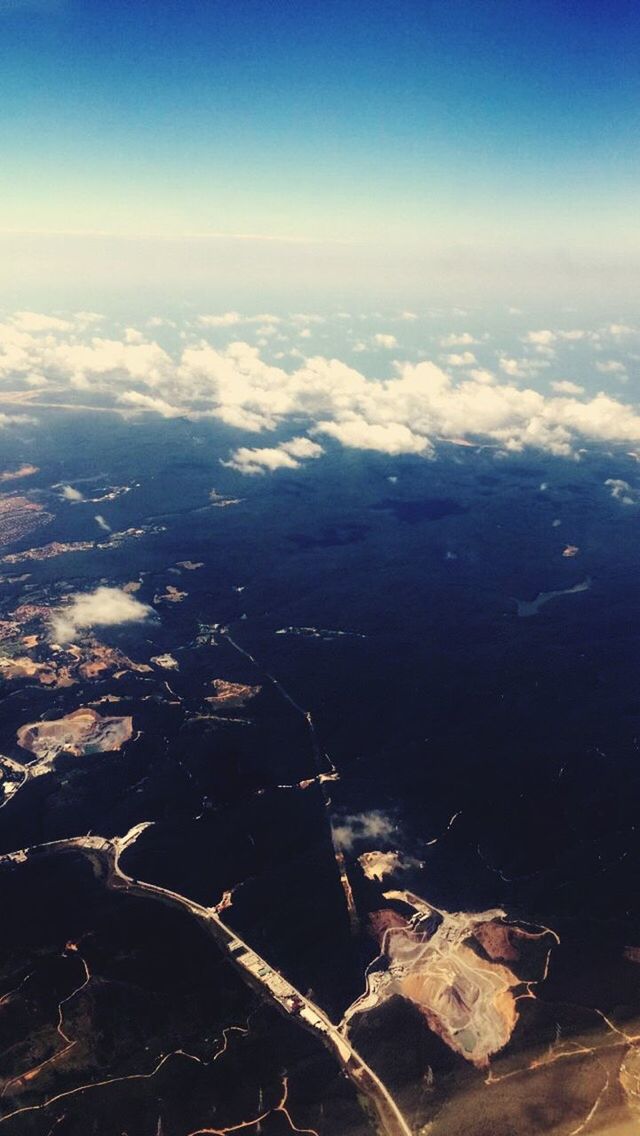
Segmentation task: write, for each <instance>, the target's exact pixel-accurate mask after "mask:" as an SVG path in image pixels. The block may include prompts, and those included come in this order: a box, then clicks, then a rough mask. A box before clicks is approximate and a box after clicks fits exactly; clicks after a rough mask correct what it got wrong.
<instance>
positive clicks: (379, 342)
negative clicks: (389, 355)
mask: <svg viewBox="0 0 640 1136" xmlns="http://www.w3.org/2000/svg"><path fill="white" fill-rule="evenodd" d="M373 342H374V343H375V345H376V347H386V348H387V350H391V348H392V347H397V346H398V340H397V339H396V337H395V335H388V334H387V333H386V332H383V331H379V332H378V333H377V335H374V337H373Z"/></svg>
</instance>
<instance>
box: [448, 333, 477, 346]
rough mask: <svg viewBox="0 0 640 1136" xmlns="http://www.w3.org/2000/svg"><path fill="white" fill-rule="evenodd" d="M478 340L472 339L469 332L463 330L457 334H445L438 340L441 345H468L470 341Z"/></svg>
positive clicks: (475, 341)
mask: <svg viewBox="0 0 640 1136" xmlns="http://www.w3.org/2000/svg"><path fill="white" fill-rule="evenodd" d="M477 342H478V340H477V339H474V338H473V336H472V335H471V333H470V332H468V331H463V332H461V333H460V334H459V335H456V334H455V333H454V334H453V335H445V336H444V337H443V338H442V339H441V340H440V346H441V347H469V346H470V345H471V344H472V343H477Z"/></svg>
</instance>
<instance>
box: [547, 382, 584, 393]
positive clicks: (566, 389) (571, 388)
mask: <svg viewBox="0 0 640 1136" xmlns="http://www.w3.org/2000/svg"><path fill="white" fill-rule="evenodd" d="M551 387H552V389H553V390H554V391H556V393H557V394H584V387H581V386H578V384H577V383H572V382H570V381H569V379H558V380H557V382H554V383H552V384H551Z"/></svg>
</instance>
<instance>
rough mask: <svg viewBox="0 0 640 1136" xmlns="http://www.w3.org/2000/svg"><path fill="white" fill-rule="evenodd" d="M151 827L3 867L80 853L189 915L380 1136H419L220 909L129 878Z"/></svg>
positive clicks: (44, 848) (109, 875) (140, 892)
mask: <svg viewBox="0 0 640 1136" xmlns="http://www.w3.org/2000/svg"><path fill="white" fill-rule="evenodd" d="M148 827H149V825H148V824H146V823H145V824H139V825H136V826H135V827H134V828H132V829H131V830H130V831H129V832H128V833H127V834H126V836H123V837H115V838H113V839H107V838H105V837H101V836H78V837H72V838H69V839H67V840H59V841H52V842H51V843H49V844H42V845H37V846H35V847H33V848H26V849H22V850H21V851H20V852H14V853H10V854H8V855H6V856H2V857H0V863H1V862H7V861H13V862H17V863H23V862H24V861H25V859H30V858H32V857H34V856H41V855H50V854H52V853H56V852H65V851H75V852H80V853H82V854H83V855H85V856H86V857H87V858H88V859H89V860H90V861H91V862H92V864H93V866H94V870H95V871H96V874H97V875H99V876H100V877H102V878H104V880H105V883H106V885H107V887H109V888H111V889H113V890H115V891H124V892H127V893H128V894H130V895H137V896H139V897H140V898H143V899H148V898H155V899H157V900H158V901H159V902H161V903H165V904H168V905H169V906H171V907H177V908H179V909H180V910H181V911H187V912H188V913H189V914H190V915H191V916H192V917H193V918H194V919H196V920H197V922H198V923H199V924H200V926H201V927H202V928H203V930H204V931H205V932H206V933H207V934H209V935H211V936H212V937H213V938H214V939H215V941H216V943H217V944H218V946H219V947H221V948H222V950H223V951H224V952H225V953H226V955H227V958H228V959H229V961H230V962H231V963H232V964H233V966H235V967H236V969H237V970H238V971H239V972H240V973H241V975H242V977H243V979H244V980H245V981H246V982H248V983H249V985H251V986H252V988H253V989H254V990H256V992H257V993H258V994H259V995H260V996H261V997H264V998H268V999H269V1000H270V1001H271V1002H272V1003H273V1004H275V1006H276V1007H277V1008H278V1009H279V1010H280V1011H281V1012H282V1013H285V1014H288V1015H289V1016H292V1017H295V1018H296V1020H297V1021H298V1022H299V1023H300V1025H302V1026H304V1027H305V1029H307V1030H309V1031H310V1032H311V1033H313V1034H314V1035H315V1036H316V1037H317V1038H319V1040H320V1041H321V1042H322V1044H323V1045H324V1046H325V1048H326V1049H328V1050H329V1051H330V1052H331V1053H332V1054H333V1056H334V1057H335V1058H336V1060H337V1061H338V1062H339V1064H340V1065H341V1066H342V1068H343V1070H344V1072H345V1073H346V1075H347V1077H349V1079H350V1080H351V1082H352V1083H353V1085H354V1086H355V1088H356V1091H357V1092H358V1093H359V1094H360V1095H362V1096H363V1097H366V1099H367V1101H368V1102H369V1104H370V1105H371V1107H372V1111H375V1113H376V1115H377V1117H378V1130H379V1133H380V1136H413V1134H412V1130H411V1128H410V1127H409V1125H408V1124H407V1121H406V1120H405V1118H404V1116H403V1115H402V1113H401V1111H400V1109H399V1108H398V1106H397V1104H396V1102H395V1101H394V1099H393V1097H392V1096H391V1094H390V1093H389V1090H388V1089H387V1088H386V1086H385V1085H384V1084H383V1082H382V1081H381V1080H380V1078H379V1077H378V1075H377V1074H376V1073H375V1072H374V1071H373V1069H372V1068H371V1067H370V1066H369V1065H368V1064H367V1063H366V1062H365V1060H364V1059H363V1058H362V1057H361V1056H360V1054H359V1053H358V1052H357V1051H356V1050H355V1049H354V1047H353V1045H352V1044H351V1042H350V1041H349V1040H348V1038H346V1037H345V1036H344V1035H343V1034H342V1033H341V1032H340V1029H339V1027H338V1026H337V1025H335V1024H334V1023H333V1022H332V1021H331V1020H330V1019H329V1018H328V1017H327V1015H326V1014H325V1013H324V1011H323V1010H321V1009H320V1007H319V1006H316V1005H315V1003H314V1002H312V1001H311V999H309V998H307V997H305V996H304V995H303V994H301V993H300V991H299V990H296V988H295V987H294V986H292V985H291V983H290V982H288V981H287V979H286V978H284V977H283V976H282V975H281V974H280V973H279V971H277V970H274V968H273V967H272V966H271V965H270V964H269V963H268V962H267V961H266V960H265V959H263V958H262V957H261V956H260V955H258V954H257V953H256V952H255V951H254V950H253V949H252V948H251V947H250V946H249V944H248V943H246V942H245V941H244V940H243V939H241V938H240V937H239V936H238V935H236V934H235V932H234V931H232V930H231V928H229V927H227V925H226V924H225V923H224V922H223V921H222V919H221V918H220V916H219V914H218V912H217V911H216V909H215V908H211V907H203V906H202V905H201V904H199V903H196V902H195V901H194V900H191V899H188V898H187V896H184V895H181V894H180V893H178V892H175V891H171V890H170V889H168V888H163V887H160V886H159V885H158V884H151V883H145V882H144V881H142V880H137V879H134V878H133V877H132V876H129V875H127V873H126V872H124V871H123V869H122V868H121V866H120V859H121V857H122V854H123V853H124V852H125V851H126V849H127V848H129V847H131V846H132V845H133V844H134V843H135V841H136V840H137V839H138V837H139V836H140V834H141V833H142V832H143V831H144V830H145V829H146V828H148Z"/></svg>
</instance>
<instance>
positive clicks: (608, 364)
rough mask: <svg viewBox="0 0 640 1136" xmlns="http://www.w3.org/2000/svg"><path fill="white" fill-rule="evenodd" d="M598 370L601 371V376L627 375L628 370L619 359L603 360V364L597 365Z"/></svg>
mask: <svg viewBox="0 0 640 1136" xmlns="http://www.w3.org/2000/svg"><path fill="white" fill-rule="evenodd" d="M596 370H597V371H600V374H601V375H625V374H626V373H627V368H626V367H625V365H624V363H620V362H619V361H618V360H617V359H603V360H602V361H601V362H600V361H598V362H597V363H596Z"/></svg>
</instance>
